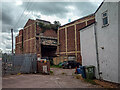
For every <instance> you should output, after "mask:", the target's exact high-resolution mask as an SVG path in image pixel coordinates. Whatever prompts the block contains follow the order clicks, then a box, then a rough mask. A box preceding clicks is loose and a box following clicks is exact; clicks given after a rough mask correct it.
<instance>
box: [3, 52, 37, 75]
mask: <svg viewBox="0 0 120 90" xmlns="http://www.w3.org/2000/svg"><path fill="white" fill-rule="evenodd" d="M36 72H37V56H36V55H35V54H21V55H10V54H9V55H8V54H3V55H2V75H3V76H4V75H7V74H17V73H36Z"/></svg>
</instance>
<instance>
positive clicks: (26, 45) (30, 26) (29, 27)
mask: <svg viewBox="0 0 120 90" xmlns="http://www.w3.org/2000/svg"><path fill="white" fill-rule="evenodd" d="M41 32H42V29H41V28H40V27H39V26H38V25H37V23H36V21H35V20H31V19H29V20H28V22H27V23H26V25H25V26H24V30H20V31H19V35H18V36H16V44H15V45H16V49H15V53H16V54H22V53H24V54H27V53H34V54H39V55H40V56H41V43H40V42H41V39H40V33H41ZM43 35H44V36H47V37H56V38H57V33H56V32H55V31H54V30H46V31H45V32H44V33H43ZM21 36H22V37H21ZM20 42H22V43H20ZM21 47H23V49H22V50H21V49H20V48H21ZM52 53H54V54H55V53H56V51H52V52H51V53H49V54H52Z"/></svg>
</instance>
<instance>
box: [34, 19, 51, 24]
mask: <svg viewBox="0 0 120 90" xmlns="http://www.w3.org/2000/svg"><path fill="white" fill-rule="evenodd" d="M37 20H38V21H43V22H48V23H51V22H49V21H46V20H42V19H36V20H35V21H37Z"/></svg>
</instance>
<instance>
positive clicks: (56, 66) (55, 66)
mask: <svg viewBox="0 0 120 90" xmlns="http://www.w3.org/2000/svg"><path fill="white" fill-rule="evenodd" d="M50 67H51V68H62V66H59V65H52V66H50Z"/></svg>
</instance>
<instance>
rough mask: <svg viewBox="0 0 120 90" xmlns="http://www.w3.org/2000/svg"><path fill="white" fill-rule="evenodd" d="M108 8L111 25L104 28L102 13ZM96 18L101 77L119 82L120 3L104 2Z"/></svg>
mask: <svg viewBox="0 0 120 90" xmlns="http://www.w3.org/2000/svg"><path fill="white" fill-rule="evenodd" d="M106 10H108V18H109V25H108V26H107V27H104V28H102V13H103V12H104V11H106ZM95 18H96V22H97V26H96V27H97V38H98V40H97V41H98V54H99V63H100V71H101V72H102V74H101V77H102V78H103V79H104V80H107V81H111V82H116V83H118V3H116V2H104V3H103V5H102V7H101V8H100V9H99V10H98V11H97V13H96V15H95ZM101 47H104V49H101Z"/></svg>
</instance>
